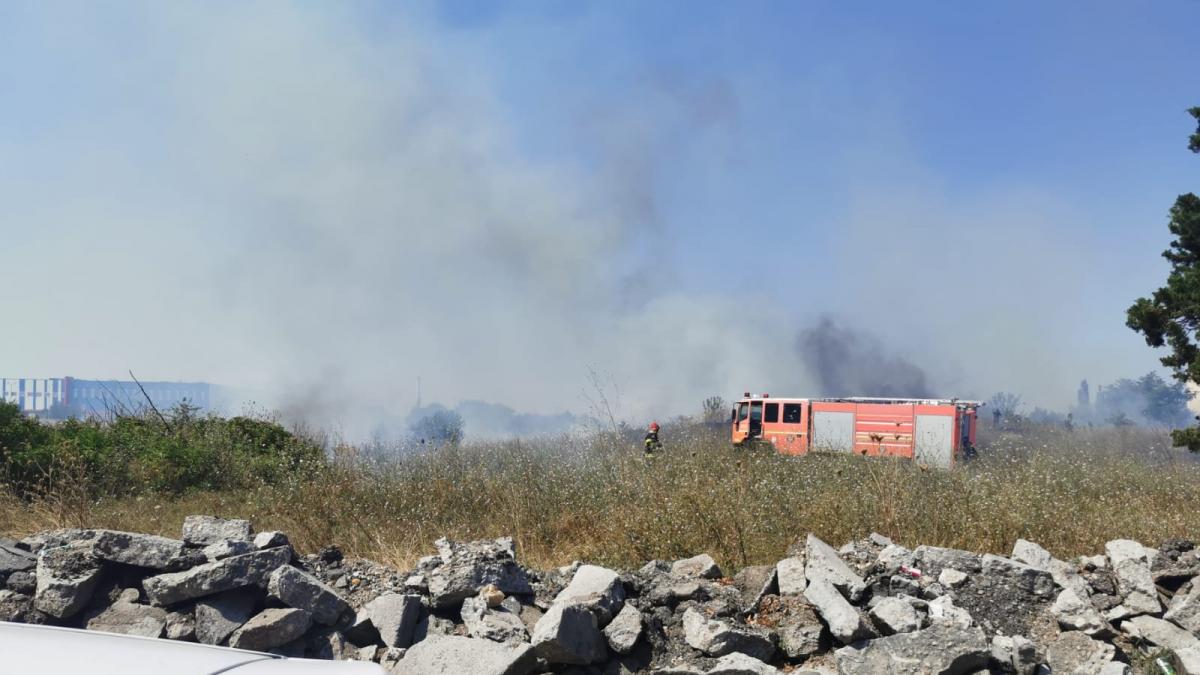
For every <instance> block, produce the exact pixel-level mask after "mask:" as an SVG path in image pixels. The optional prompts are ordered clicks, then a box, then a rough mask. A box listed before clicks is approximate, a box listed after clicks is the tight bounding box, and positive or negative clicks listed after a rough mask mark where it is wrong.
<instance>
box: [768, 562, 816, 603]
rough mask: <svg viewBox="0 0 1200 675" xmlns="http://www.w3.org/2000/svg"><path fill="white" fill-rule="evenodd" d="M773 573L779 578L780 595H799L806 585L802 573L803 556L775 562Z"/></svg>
mask: <svg viewBox="0 0 1200 675" xmlns="http://www.w3.org/2000/svg"><path fill="white" fill-rule="evenodd" d="M775 574H776V575H777V579H778V580H779V594H780V595H799V594H801V593H803V592H804V588H805V587H806V586H808V579H807V578H806V577H805V575H804V558H798V557H795V556H792V557H789V558H784V559H783V560H780V561H779V562H777V563H775Z"/></svg>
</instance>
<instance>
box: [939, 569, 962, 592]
mask: <svg viewBox="0 0 1200 675" xmlns="http://www.w3.org/2000/svg"><path fill="white" fill-rule="evenodd" d="M937 580H938V583H939V584H941V585H943V586H945V587H946V588H958V587H960V586H962V585H963V584H965V583H967V574H966V573H965V572H959V571H958V570H956V569H954V568H953V567H947V568H945V569H943V570H942V573H941V574H939V575H938V577H937Z"/></svg>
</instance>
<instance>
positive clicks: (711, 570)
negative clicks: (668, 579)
mask: <svg viewBox="0 0 1200 675" xmlns="http://www.w3.org/2000/svg"><path fill="white" fill-rule="evenodd" d="M671 574H674V575H675V576H679V577H687V578H691V579H720V578H721V568H720V567H718V566H717V561H715V560H713V559H712V556H710V555H708V554H707V553H701V554H700V555H697V556H693V557H691V558H684V559H683V560H676V561H675V562H674V563H672V564H671Z"/></svg>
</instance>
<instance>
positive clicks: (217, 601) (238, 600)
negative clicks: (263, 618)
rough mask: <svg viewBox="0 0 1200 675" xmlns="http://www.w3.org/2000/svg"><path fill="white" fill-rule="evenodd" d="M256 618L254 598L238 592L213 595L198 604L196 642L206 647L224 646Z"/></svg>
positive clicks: (240, 591)
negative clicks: (245, 624) (226, 641)
mask: <svg viewBox="0 0 1200 675" xmlns="http://www.w3.org/2000/svg"><path fill="white" fill-rule="evenodd" d="M252 616H254V596H253V595H252V594H250V593H248V592H246V591H242V590H236V591H228V592H225V593H219V594H217V595H212V596H209V597H207V598H204V599H203V600H200V601H198V602H197V603H196V610H195V622H196V628H195V631H196V641H197V642H200V643H202V644H206V645H220V644H224V643H225V640H227V639H228V638H229V636H230V635H232V634H233V631H235V630H237V629H239V628H241V627H242V624H244V623H246V622H247V621H249V620H250V617H252Z"/></svg>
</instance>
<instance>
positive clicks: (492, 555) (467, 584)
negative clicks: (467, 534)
mask: <svg viewBox="0 0 1200 675" xmlns="http://www.w3.org/2000/svg"><path fill="white" fill-rule="evenodd" d="M434 543H435V545H436V546H437V548H438V558H437V562H436V565H434V566H433V567H432V569H430V570H429V572H428V574H427V577H426V579H427V582H428V584H429V594H430V596H431V598H430V599H431V601H432V603H433V606H434V607H439V608H444V607H454V606H458V605H459V604H460V603H462V601H463V600H466V599H467V598H469V597H471V596H473V595H475V594H476V593H478V592H479V589H480V588H483V587H484V586H486V585H488V584H494V585H495V586H496V587H497V588H499V589H500V590H501V591H503V592H504V593H506V594H513V593H516V594H520V595H532V594H533V588H532V587H531V586H530V585H529V579H528V578H526V576H525V572H524V570H522V569H521V567H520V566H519V565H517V562H516V558H515V552H514V549H513V542H512V538H510V537H502V538H500V539H495V540H483V541H473V542H455V541H450V540H448V539H445V538H443V539H439V540H437V541H436V542H434Z"/></svg>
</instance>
